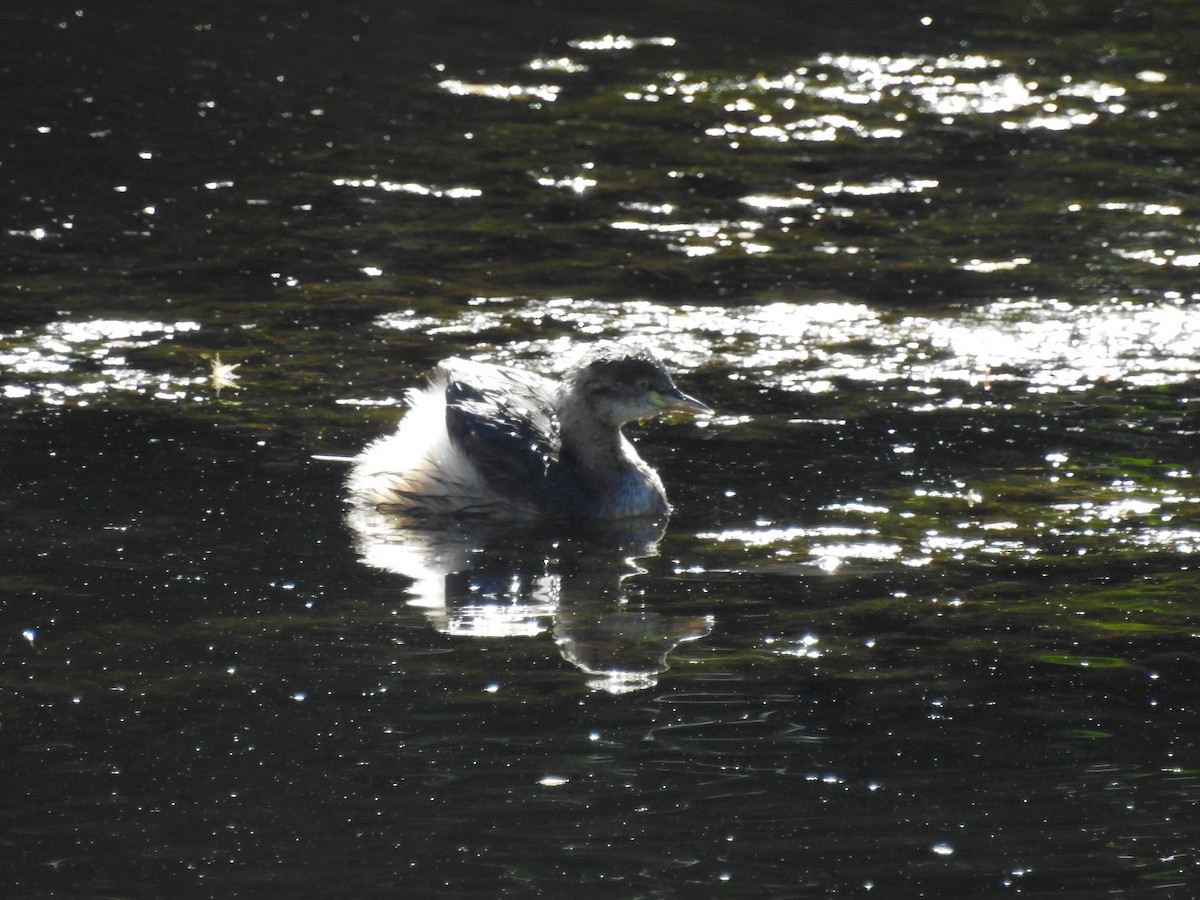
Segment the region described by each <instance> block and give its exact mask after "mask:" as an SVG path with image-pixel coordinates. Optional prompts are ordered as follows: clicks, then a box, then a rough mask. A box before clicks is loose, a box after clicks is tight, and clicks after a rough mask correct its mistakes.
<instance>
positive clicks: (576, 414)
mask: <svg viewBox="0 0 1200 900" xmlns="http://www.w3.org/2000/svg"><path fill="white" fill-rule="evenodd" d="M559 421H560V424H561V427H562V445H563V451H564V453H565V455H567V456H568V457H569V458H570V460H571V461H572V462H573V463H574V464H575V466H576V468H577V469H578V470H579V473H580V475H582V476H583V477H584V479H585V480H586V481H588V482H590V483H592V484H596V483H602V482H605V481H607V480H609V479H612V478H614V477H618V476H619V475H620V474H621V473H622V472H624V471H626V470H628V469H629V468H630V466H632V465H634V460H636V459H637V456H636V454H635V452H634V450H633V446H632V445H631V444H630V443H629V441H628V440H626V439H625V435H624V434H622V433H621V428H620V426H618V425H612V424H609V423H607V422H603V421H601V420H600V419H597V418H596V417H595V416H594V415H592V414H591V413H590V411H589V410H583V409H577V408H575V407H573V406H571V405H567V406H566V407H565V408H563V409H562V410H561V411H560V414H559Z"/></svg>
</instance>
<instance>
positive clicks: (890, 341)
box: [378, 223, 1200, 410]
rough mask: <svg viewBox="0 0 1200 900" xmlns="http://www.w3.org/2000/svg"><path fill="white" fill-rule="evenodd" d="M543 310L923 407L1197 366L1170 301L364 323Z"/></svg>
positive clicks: (706, 357)
mask: <svg viewBox="0 0 1200 900" xmlns="http://www.w3.org/2000/svg"><path fill="white" fill-rule="evenodd" d="M726 224H727V225H729V224H731V223H726ZM739 224H744V223H739ZM637 227H638V228H647V229H648V228H650V227H651V224H650V223H637ZM735 227H736V226H735ZM670 228H671V226H667V233H669V234H670V233H677V232H673V231H671V230H670ZM685 233H688V232H687V231H686V229H685ZM724 233H726V234H729V233H730V232H724ZM747 234H749V233H747ZM731 239H732V237H731ZM1195 299H1200V297H1198V298H1195ZM547 316H550V317H552V318H553V320H554V321H555V322H557V323H559V324H560V325H562V326H570V327H571V328H573V330H574V331H575V332H576V333H579V334H583V335H587V336H591V337H607V338H618V337H620V336H621V335H623V334H626V333H629V332H635V333H637V334H638V335H639V336H640V337H641V338H642V340H644V341H646V342H647V343H650V344H653V345H654V346H656V347H658V348H659V349H660V350H661V352H662V353H664V354H665V355H668V356H670V358H671V360H672V363H673V364H674V365H676V366H679V367H683V368H687V367H689V366H697V365H700V364H701V363H704V362H707V363H709V364H710V365H719V366H724V367H726V368H728V369H729V370H730V371H731V372H734V373H737V375H738V377H739V378H750V379H753V380H755V381H757V382H760V383H763V384H768V385H774V386H777V387H780V388H783V389H785V390H792V391H800V392H811V393H821V392H827V391H829V390H831V389H834V388H836V385H837V384H838V383H839V382H845V381H854V382H873V383H878V384H887V383H900V384H907V385H910V386H915V387H918V388H922V389H923V390H919V391H916V392H910V393H912V396H913V402H912V406H913V407H914V408H916V407H920V408H921V409H926V410H935V409H940V408H943V407H944V406H946V405H951V406H963V405H965V403H966V402H967V401H965V400H964V398H963V396H962V394H961V393H960V392H961V390H962V389H963V388H964V386H965V387H987V386H988V385H995V384H998V383H1001V382H1007V383H1017V384H1024V385H1025V387H1026V390H1028V391H1030V392H1033V393H1056V392H1061V391H1071V392H1079V391H1086V390H1090V389H1092V388H1094V387H1096V386H1099V385H1104V384H1111V383H1114V382H1125V383H1128V384H1131V385H1139V386H1145V385H1165V384H1177V383H1183V382H1186V381H1188V380H1190V379H1192V378H1195V377H1196V376H1197V374H1200V313H1197V312H1195V311H1194V310H1193V309H1192V307H1191V306H1190V304H1189V303H1188V301H1187V300H1185V298H1183V297H1179V296H1175V297H1173V298H1170V299H1163V300H1161V301H1157V302H1139V303H1135V302H1132V301H1125V300H1116V299H1114V300H1107V301H1101V302H1097V303H1088V304H1068V303H1064V302H1061V301H1057V300H1052V299H1049V300H1044V299H1027V300H1010V299H1006V300H1000V301H997V302H995V303H991V304H986V305H983V306H981V307H978V308H975V309H971V310H965V311H963V312H960V313H958V314H956V315H930V316H923V315H913V316H903V317H891V316H887V315H885V314H883V313H880V312H877V311H875V310H873V309H871V308H870V307H868V306H866V305H863V304H856V303H845V302H836V301H828V302H817V303H807V304H805V303H788V302H779V303H771V304H764V305H759V306H749V307H721V306H696V305H688V304H684V305H678V306H676V305H667V304H661V303H653V302H650V301H627V302H604V301H594V300H585V299H581V298H559V299H557V300H552V301H539V302H538V303H526V302H524V301H522V300H520V299H511V298H500V299H499V301H498V302H495V303H490V302H489V303H481V304H479V305H472V306H470V307H468V308H467V309H464V310H462V311H461V312H459V314H458V315H457V316H456V317H454V318H452V319H445V320H443V319H437V318H432V317H425V316H419V315H413V314H412V313H411V312H409V311H404V312H399V313H395V314H389V315H385V316H383V317H381V318H380V319H379V320H378V324H379V325H380V326H381V327H384V328H391V329H398V330H417V329H421V330H427V331H429V332H430V333H438V334H460V335H470V334H472V333H489V332H491V331H494V330H496V329H506V328H511V327H513V326H523V327H528V326H530V325H537V324H539V323H541V322H542V321H543V320H544V319H545V318H546V317H547ZM564 349H565V347H564V345H563V343H562V341H561V340H559V339H554V340H543V341H538V340H532V341H528V342H525V343H522V344H520V345H514V346H513V347H510V348H499V349H497V348H494V347H488V348H481V353H483V354H484V355H487V356H488V357H489V358H491V359H493V360H496V359H499V360H500V361H504V360H505V359H506V358H507V359H509V360H510V361H516V360H529V359H534V358H538V357H541V358H543V359H547V360H554V359H556V358H557V357H558V356H560V355H561V354H562V352H563V351H564ZM926 388H928V389H929V390H924V389H926ZM934 388H938V389H940V390H936V391H935V390H933V389H934ZM981 397H982V395H981ZM968 399H969V398H968Z"/></svg>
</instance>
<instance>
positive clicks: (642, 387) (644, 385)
mask: <svg viewBox="0 0 1200 900" xmlns="http://www.w3.org/2000/svg"><path fill="white" fill-rule="evenodd" d="M650 388H651V384H650V379H649V378H639V379H638V380H637V389H638V390H639V391H649V390H650Z"/></svg>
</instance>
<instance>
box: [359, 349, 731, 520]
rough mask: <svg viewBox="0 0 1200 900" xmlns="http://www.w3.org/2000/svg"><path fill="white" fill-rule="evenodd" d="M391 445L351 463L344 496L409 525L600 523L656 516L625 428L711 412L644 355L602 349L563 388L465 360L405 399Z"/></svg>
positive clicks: (649, 475) (656, 500) (657, 503)
mask: <svg viewBox="0 0 1200 900" xmlns="http://www.w3.org/2000/svg"><path fill="white" fill-rule="evenodd" d="M408 403H409V410H408V412H407V413H406V415H405V417H404V419H403V420H402V421H401V423H400V427H399V429H398V430H397V431H396V432H395V433H394V434H392V435H389V436H387V437H384V438H381V439H380V440H378V441H376V442H375V443H373V444H371V445H370V446H369V447H367V448H366V449H365V450H364V451H363V452H362V453H361V454H360V455H359V456H358V457H357V458H356V459H355V462H354V466H353V469H352V470H351V473H350V476H349V479H348V486H349V489H350V491H351V494H352V495H353V496H354V497H356V498H358V499H360V500H362V501H365V502H366V503H369V504H373V505H375V506H378V507H379V508H381V509H385V510H391V511H395V512H399V513H403V514H406V515H409V516H413V517H429V516H458V517H486V518H515V519H532V518H578V519H603V518H624V517H629V516H661V515H664V514H665V513H667V512H668V511H669V509H670V507H669V506H668V504H667V498H666V492H665V491H664V490H663V486H662V482H661V481H660V480H659V477H658V475H657V473H656V472H655V471H654V470H653V469H652V468H650V466H648V465H647V464H646V463H645V462H644V461H643V460H642V459H641V457H639V456H638V454H637V451H636V450H635V449H634V448H633V445H632V444H630V443H629V441H628V440H627V439H626V438H625V436H624V434H623V433H622V431H621V427H622V426H623V425H624V424H626V423H627V422H630V421H633V420H634V419H647V418H651V417H653V416H655V415H658V414H659V413H661V412H664V411H668V410H677V411H681V412H688V413H692V414H699V413H706V412H709V411H710V410H709V409H708V407H706V406H705V405H704V404H703V403H701V402H700V401H698V400H696V399H694V398H692V397H689V396H688V395H686V394H684V393H683V392H681V391H680V390H679V389H678V388H677V387H676V386H675V385H674V383H673V382H672V381H671V377H670V375H668V374H667V371H666V369H665V368H664V367H663V365H662V363H660V362H659V361H658V360H657V359H656V358H655V357H654V356H653V355H652V354H650V353H649V352H647V351H645V350H641V349H635V348H631V347H626V346H621V345H602V346H599V347H597V348H595V349H593V350H592V351H590V352H589V353H587V354H586V355H585V356H584V357H583V358H582V359H581V360H580V361H579V363H578V364H577V365H575V366H573V367H572V368H571V369H570V370H569V371H568V372H567V373H566V374H565V375H564V376H563V378H562V380H561V381H560V382H555V381H551V380H549V379H547V378H543V377H541V376H539V375H535V374H532V373H530V372H525V371H522V370H520V369H513V368H503V367H500V366H494V365H489V364H486V363H479V362H472V361H470V360H463V359H448V360H445V361H443V362H442V363H440V364H439V365H438V366H437V368H436V369H435V370H434V371H433V373H432V374H431V375H430V377H429V383H428V385H427V386H425V387H422V388H417V389H414V390H411V391H410V392H409V395H408Z"/></svg>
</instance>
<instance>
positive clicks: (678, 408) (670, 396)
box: [650, 388, 712, 416]
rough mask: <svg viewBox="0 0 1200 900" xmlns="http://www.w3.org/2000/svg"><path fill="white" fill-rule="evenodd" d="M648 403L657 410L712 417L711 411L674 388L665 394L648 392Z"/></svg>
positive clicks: (693, 398)
mask: <svg viewBox="0 0 1200 900" xmlns="http://www.w3.org/2000/svg"><path fill="white" fill-rule="evenodd" d="M650 402H651V403H653V404H654V405H655V406H657V407H658V408H659V409H669V410H673V411H674V412H682V413H688V414H689V415H693V416H708V415H712V410H711V409H709V407H708V406H707V405H705V404H703V403H701V402H700V401H699V400H697V399H696V398H695V397H689V396H688V395H687V394H685V393H684V392H683V391H681V390H679V388H674V389H673V390H671V391H668V392H667V393H665V394H660V393H659V392H658V391H651V392H650Z"/></svg>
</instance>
